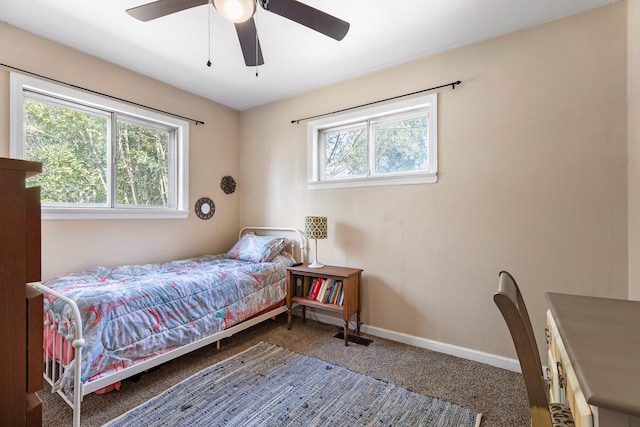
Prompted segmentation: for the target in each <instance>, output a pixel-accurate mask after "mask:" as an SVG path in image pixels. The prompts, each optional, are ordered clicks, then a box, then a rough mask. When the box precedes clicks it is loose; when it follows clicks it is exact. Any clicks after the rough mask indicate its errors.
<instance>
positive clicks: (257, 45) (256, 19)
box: [253, 13, 259, 77]
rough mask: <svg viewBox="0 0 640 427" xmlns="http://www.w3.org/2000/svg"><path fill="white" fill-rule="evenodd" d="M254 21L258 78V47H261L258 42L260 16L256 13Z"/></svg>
mask: <svg viewBox="0 0 640 427" xmlns="http://www.w3.org/2000/svg"><path fill="white" fill-rule="evenodd" d="M253 21H254V23H255V26H256V77H258V56H259V55H258V47H259V42H258V30H257V28H258V14H257V13H256V14H255V15H254V17H253Z"/></svg>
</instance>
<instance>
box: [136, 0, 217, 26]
mask: <svg viewBox="0 0 640 427" xmlns="http://www.w3.org/2000/svg"><path fill="white" fill-rule="evenodd" d="M207 3H209V0H158V1H154V2H153V3H147V4H143V5H142V6H137V7H132V8H131V9H127V13H128V14H129V15H131V16H133V17H134V18H136V19H139V20H140V21H145V22H146V21H151V20H152V19H156V18H160V17H162V16H166V15H171V14H172V13H176V12H180V11H181V10H186V9H191V8H192V7H196V6H201V5H203V4H207Z"/></svg>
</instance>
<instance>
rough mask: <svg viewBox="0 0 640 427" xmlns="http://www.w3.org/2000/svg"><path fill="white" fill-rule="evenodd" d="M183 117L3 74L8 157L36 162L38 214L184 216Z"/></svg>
mask: <svg viewBox="0 0 640 427" xmlns="http://www.w3.org/2000/svg"><path fill="white" fill-rule="evenodd" d="M188 136H189V126H188V123H187V122H185V121H183V120H179V119H175V118H173V117H171V116H166V115H163V114H159V113H155V112H152V111H147V110H145V109H142V108H138V107H135V106H131V105H129V104H126V103H124V102H119V101H114V100H111V99H107V98H103V97H99V96H96V95H93V94H89V93H86V92H83V91H79V90H75V89H71V88H68V87H65V86H61V85H56V84H53V83H49V82H44V81H41V80H38V79H34V78H31V77H27V76H23V75H20V74H16V73H12V74H11V157H13V158H18V159H25V160H32V161H38V162H42V164H43V173H42V174H39V175H36V176H34V177H33V178H31V179H30V182H29V183H30V184H32V185H39V186H40V188H41V190H40V191H41V201H42V217H43V219H114V218H127V219H131V218H186V217H187V215H188V210H187V209H188V208H187V204H188V178H187V177H188V170H187V159H188Z"/></svg>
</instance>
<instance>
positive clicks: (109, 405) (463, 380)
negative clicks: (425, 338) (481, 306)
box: [41, 315, 529, 427]
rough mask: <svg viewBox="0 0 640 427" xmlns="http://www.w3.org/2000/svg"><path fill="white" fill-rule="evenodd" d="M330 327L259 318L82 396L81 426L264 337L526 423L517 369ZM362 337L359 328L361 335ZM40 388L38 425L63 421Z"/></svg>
mask: <svg viewBox="0 0 640 427" xmlns="http://www.w3.org/2000/svg"><path fill="white" fill-rule="evenodd" d="M336 331H337V328H336V327H335V326H333V325H323V324H320V323H317V322H314V321H310V320H308V321H307V322H306V323H304V324H303V323H302V321H301V320H300V319H299V318H294V324H293V329H292V330H291V331H288V330H287V322H286V315H281V316H279V317H278V318H277V319H276V320H275V321H267V322H264V323H262V324H260V325H256V326H254V327H253V328H251V329H249V330H247V331H244V332H241V333H239V334H237V335H235V336H233V337H231V338H229V339H226V340H224V341H222V348H221V349H220V350H217V349H216V348H215V344H214V345H211V346H209V347H206V348H203V349H200V350H198V351H195V352H193V353H191V354H188V355H186V356H183V357H181V358H179V359H177V360H174V361H172V362H170V363H168V364H165V365H163V366H162V367H161V368H160V369H158V370H155V371H153V372H150V373H147V374H144V375H143V376H142V377H141V378H140V379H139V380H138V381H136V382H134V381H131V380H127V381H124V382H123V383H122V388H121V389H120V391H117V392H113V393H109V394H107V395H103V396H96V395H89V396H86V397H85V399H84V402H83V404H82V405H83V410H82V425H83V426H100V425H102V424H103V423H105V422H107V421H109V420H110V419H113V418H115V417H117V416H119V415H121V414H122V413H124V412H126V411H127V410H129V409H131V408H133V407H135V406H138V405H139V404H141V403H143V402H145V401H147V400H148V399H150V398H151V397H153V396H155V395H157V394H159V393H161V392H162V391H164V390H166V389H167V388H169V387H170V386H172V385H174V384H176V383H178V382H180V381H181V380H183V379H185V378H187V377H188V376H190V375H192V374H194V373H196V372H198V371H200V370H202V369H204V368H206V367H208V366H210V365H211V364H213V363H216V362H219V361H221V360H223V359H226V358H227V357H229V356H231V355H234V354H236V353H238V352H240V351H242V350H245V349H247V348H249V347H250V346H252V345H255V344H257V343H258V342H260V341H266V342H270V343H273V344H277V345H280V346H282V347H286V348H289V349H290V350H293V351H295V352H297V353H301V354H306V355H309V356H312V357H316V358H318V359H322V360H325V361H327V362H330V363H337V364H339V365H341V366H344V367H346V368H348V369H351V370H353V371H356V372H361V373H363V374H365V375H369V376H372V377H375V378H380V379H383V380H385V381H389V382H392V383H394V384H397V385H399V386H401V387H405V388H409V389H411V390H413V391H416V392H418V393H422V394H425V395H428V396H434V397H439V398H441V399H445V400H449V401H451V402H454V403H457V404H459V405H462V406H466V407H468V408H471V409H473V410H475V411H477V412H481V413H482V423H481V426H484V427H489V426H491V427H501V426H505V427H507V426H508V427H514V426H527V425H529V418H528V416H529V409H528V404H527V399H526V391H525V388H524V381H523V379H522V375H520V374H516V373H514V372H510V371H507V370H504V369H499V368H495V367H492V366H489V365H485V364H482V363H477V362H472V361H468V360H465V359H459V358H456V357H453V356H448V355H445V354H441V353H436V352H432V351H429V350H425V349H421V348H417V347H411V346H408V345H405V344H399V343H396V342H393V341H388V340H384V339H382V338H378V337H372V336H367V337H368V338H371V339H373V343H372V344H371V345H369V346H361V345H357V344H352V345H350V346H349V347H345V346H344V342H343V341H342V340H339V339H336V338H334V337H333V335H334V334H335V333H336ZM365 336H366V335H365ZM48 391H49V390H48V389H47V390H45V392H43V393H42V394H41V397H42V398H43V402H44V407H43V426H68V425H71V421H72V411H71V408H70V407H69V406H68V405H67V404H66V403H65V402H64V401H62V399H61V398H60V397H59V396H57V395H52V394H50V393H49V392H48Z"/></svg>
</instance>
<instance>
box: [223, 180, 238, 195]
mask: <svg viewBox="0 0 640 427" xmlns="http://www.w3.org/2000/svg"><path fill="white" fill-rule="evenodd" d="M220 188H222V191H224V194H231V193H233V192H234V191H236V180H235V179H233V177H232V176H229V175H227V176H223V177H222V180H221V181H220Z"/></svg>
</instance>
